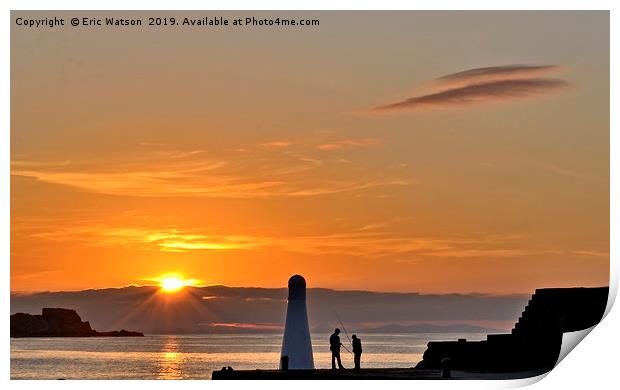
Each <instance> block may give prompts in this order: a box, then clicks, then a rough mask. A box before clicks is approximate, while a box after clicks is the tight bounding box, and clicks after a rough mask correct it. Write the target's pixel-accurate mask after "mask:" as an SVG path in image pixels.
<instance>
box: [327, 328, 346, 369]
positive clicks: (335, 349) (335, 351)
mask: <svg viewBox="0 0 620 390" xmlns="http://www.w3.org/2000/svg"><path fill="white" fill-rule="evenodd" d="M339 334H340V329H338V328H336V329H335V330H334V333H332V335H331V336H329V350H330V351H332V370H335V369H336V360H338V368H339V369H340V370H344V367H343V366H342V361H341V360H340V347H341V346H343V347H344V345H342V343H341V342H340V336H338V335H339ZM345 348H346V347H345Z"/></svg>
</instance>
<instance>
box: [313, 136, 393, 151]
mask: <svg viewBox="0 0 620 390" xmlns="http://www.w3.org/2000/svg"><path fill="white" fill-rule="evenodd" d="M381 144H382V142H381V141H380V140H378V139H375V138H362V139H344V140H339V141H332V142H326V143H323V144H319V145H317V147H316V148H317V149H320V150H324V151H329V150H338V149H344V148H346V147H365V146H376V145H381Z"/></svg>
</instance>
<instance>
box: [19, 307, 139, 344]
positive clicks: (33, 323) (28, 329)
mask: <svg viewBox="0 0 620 390" xmlns="http://www.w3.org/2000/svg"><path fill="white" fill-rule="evenodd" d="M135 336H144V335H143V334H142V333H140V332H133V331H127V330H120V331H112V332H97V331H96V330H94V329H92V328H91V326H90V323H88V321H82V318H80V316H79V315H78V314H77V312H76V311H75V310H71V309H61V308H44V309H43V311H42V313H41V314H36V315H33V314H25V313H17V314H13V315H11V337H135Z"/></svg>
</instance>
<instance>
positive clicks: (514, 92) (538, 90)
mask: <svg viewBox="0 0 620 390" xmlns="http://www.w3.org/2000/svg"><path fill="white" fill-rule="evenodd" d="M560 69H562V68H561V67H559V66H556V65H507V66H495V67H487V68H477V69H470V70H466V71H463V72H458V73H453V74H449V75H446V76H443V77H440V78H438V79H435V80H434V82H433V88H432V90H431V91H430V92H429V93H426V94H422V95H419V96H414V97H411V98H408V99H405V100H401V101H397V102H394V103H389V104H384V105H381V106H378V107H375V108H373V109H372V110H371V111H372V112H376V113H381V112H392V111H403V110H404V111H416V110H424V109H432V108H455V107H464V106H470V105H475V104H483V103H493V102H503V101H509V100H516V99H525V98H533V97H538V96H543V95H546V94H549V93H551V92H556V91H559V90H562V89H564V88H566V87H567V86H568V83H567V82H566V81H565V80H562V79H557V78H547V77H539V76H540V75H541V74H543V73H548V72H554V71H558V70H560Z"/></svg>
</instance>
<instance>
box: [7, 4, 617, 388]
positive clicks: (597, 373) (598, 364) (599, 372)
mask: <svg viewBox="0 0 620 390" xmlns="http://www.w3.org/2000/svg"><path fill="white" fill-rule="evenodd" d="M618 4H619V3H618V2H617V1H611V0H591V1H576V0H565V1H561V2H560V1H549V0H537V1H533V0H521V1H514V0H503V1H501V2H499V1H491V0H469V1H467V2H465V1H463V0H435V1H432V2H431V1H426V2H422V1H398V0H382V1H375V2H371V1H368V0H358V1H355V2H346V1H339V0H330V1H325V0H315V1H309V0H304V1H297V2H295V3H292V2H290V1H282V0H264V1H260V2H259V1H248V0H245V1H243V0H229V1H224V0H218V1H209V2H204V1H198V0H175V1H163V0H152V1H149V2H148V3H147V2H140V1H135V0H123V1H120V0H108V1H103V0H91V1H88V2H80V1H77V0H57V1H54V2H53V3H52V2H50V1H43V0H38V1H17V0H8V1H4V2H3V3H2V8H3V9H4V11H5V12H4V14H3V18H2V19H0V26H1V31H2V34H0V37H2V38H0V42H1V43H0V45H1V50H2V53H3V54H4V55H3V56H2V62H1V65H0V66H1V68H0V70H1V75H2V76H1V77H2V80H3V81H4V82H3V84H2V85H5V86H6V88H5V89H4V90H3V91H2V92H3V93H2V95H1V98H0V99H1V103H2V104H1V105H0V120H2V122H3V126H2V130H1V132H2V133H1V136H0V137H1V138H0V167H1V169H0V258H1V259H2V267H3V270H4V272H3V273H2V275H3V277H2V283H3V289H4V293H3V294H0V305H1V307H2V312H3V313H5V314H4V316H5V317H4V320H3V321H2V323H1V324H2V325H1V329H2V333H3V335H4V336H3V337H2V339H1V340H2V341H1V342H2V347H3V348H2V351H3V355H2V361H1V363H0V364H1V366H0V370H1V371H0V372H1V375H2V379H4V381H9V375H10V361H9V358H10V354H9V351H10V340H9V337H8V333H9V332H8V330H9V318H8V317H9V316H8V315H7V314H9V312H10V309H9V301H10V299H9V298H10V297H9V294H8V292H9V291H7V290H9V286H10V260H9V259H10V191H9V178H10V142H9V137H10V131H9V129H10V106H9V104H10V88H8V86H9V85H10V63H9V58H10V22H11V18H10V14H9V13H10V10H40V9H41V10H48V9H49V10H70V9H76V10H176V9H180V10H200V9H205V10H355V9H365V10H610V11H611V12H610V24H611V30H610V31H611V37H610V60H611V64H610V65H611V66H610V69H611V96H610V98H611V99H610V107H611V111H610V112H611V122H610V124H611V128H610V164H611V169H610V173H611V182H610V191H611V192H610V199H611V200H613V199H616V200H618V199H620V191H619V187H618V168H619V166H618V163H619V160H618V154H617V153H618V151H619V148H618V147H619V138H618V136H619V134H618V115H617V113H616V112H615V111H614V110H613V107H619V106H618V90H619V88H618V87H619V80H618V77H617V73H618V72H617V70H618V69H620V63H619V62H618V55H619V53H620V47H619V46H618V28H617V27H616V24H617V22H618V17H617V14H616V12H615V11H617V9H618V8H620V7H618ZM610 212H611V215H610V218H611V219H610V221H611V225H610V239H611V240H610V244H611V247H610V267H611V270H610V275H611V280H610V300H609V303H608V307H607V312H608V315H607V316H606V317H605V319H604V320H603V321H602V322H601V324H600V325H598V326H596V327H595V329H593V330H592V332H591V334H590V335H589V336H588V341H587V342H585V343H581V344H580V345H579V346H578V347H577V348H576V350H575V351H574V352H572V353H570V354H569V355H568V356H567V358H566V359H564V360H563V361H562V362H561V363H560V364H559V365H558V366H557V367H556V368H555V369H553V370H552V371H551V372H550V373H549V375H547V376H546V378H545V380H543V381H541V382H540V383H538V384H537V385H536V386H538V387H540V388H546V389H560V388H561V389H572V388H580V389H583V388H584V387H586V386H587V387H590V388H597V387H601V388H609V387H611V386H613V385H612V384H613V383H618V379H617V376H616V375H615V374H616V370H617V363H616V361H617V360H616V358H617V353H616V351H618V349H619V348H620V343H619V342H618V339H619V337H618V335H617V331H616V330H617V329H619V328H620V315H619V314H618V310H615V311H613V312H609V310H610V309H611V306H612V304H613V301H614V300H615V297H616V295H617V290H618V260H617V254H618V237H620V235H619V234H618V233H619V230H618V220H619V218H618V217H619V209H618V205H617V202H616V203H614V202H613V201H612V202H611V204H610ZM614 237H616V239H615V240H614ZM541 377H545V376H541ZM541 377H537V378H530V379H523V380H513V381H394V382H390V386H392V387H396V388H403V389H404V388H409V389H410V388H412V387H416V388H421V387H423V388H440V389H448V388H456V386H458V387H459V388H468V389H480V388H506V387H510V388H512V387H521V386H525V385H528V384H532V383H536V382H538V381H539V380H540V379H541ZM9 384H10V385H11V386H13V387H15V388H28V387H30V386H45V387H46V388H51V389H56V388H58V389H60V388H75V387H76V386H79V387H80V389H81V390H83V389H82V387H83V386H85V385H86V386H89V387H92V388H96V389H107V388H109V387H110V386H114V387H119V388H135V387H136V386H138V387H146V386H148V387H149V388H164V387H166V388H168V387H169V386H171V385H173V386H175V387H176V386H181V387H184V388H195V389H198V388H200V389H203V388H204V386H208V387H213V388H227V389H228V388H244V387H247V386H248V385H251V386H252V387H256V388H259V389H269V390H272V389H284V388H288V387H290V386H291V385H292V384H291V383H290V382H288V381H278V382H267V381H262V382H261V381H255V382H252V383H248V382H217V381H213V382H205V381H183V382H180V381H88V382H85V381H43V382H41V381H36V382H31V381H11V382H10V383H9ZM353 384H354V383H351V382H350V381H349V382H335V381H326V382H316V381H298V382H295V383H294V386H295V387H296V388H299V389H304V390H305V389H308V390H310V389H313V388H314V387H316V386H319V385H320V386H327V387H329V388H342V387H344V386H350V385H353ZM377 384H379V385H381V383H378V382H376V381H363V382H362V381H359V382H356V383H355V386H359V387H361V388H364V389H366V388H371V387H375V385H377ZM610 385H611V386H610Z"/></svg>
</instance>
